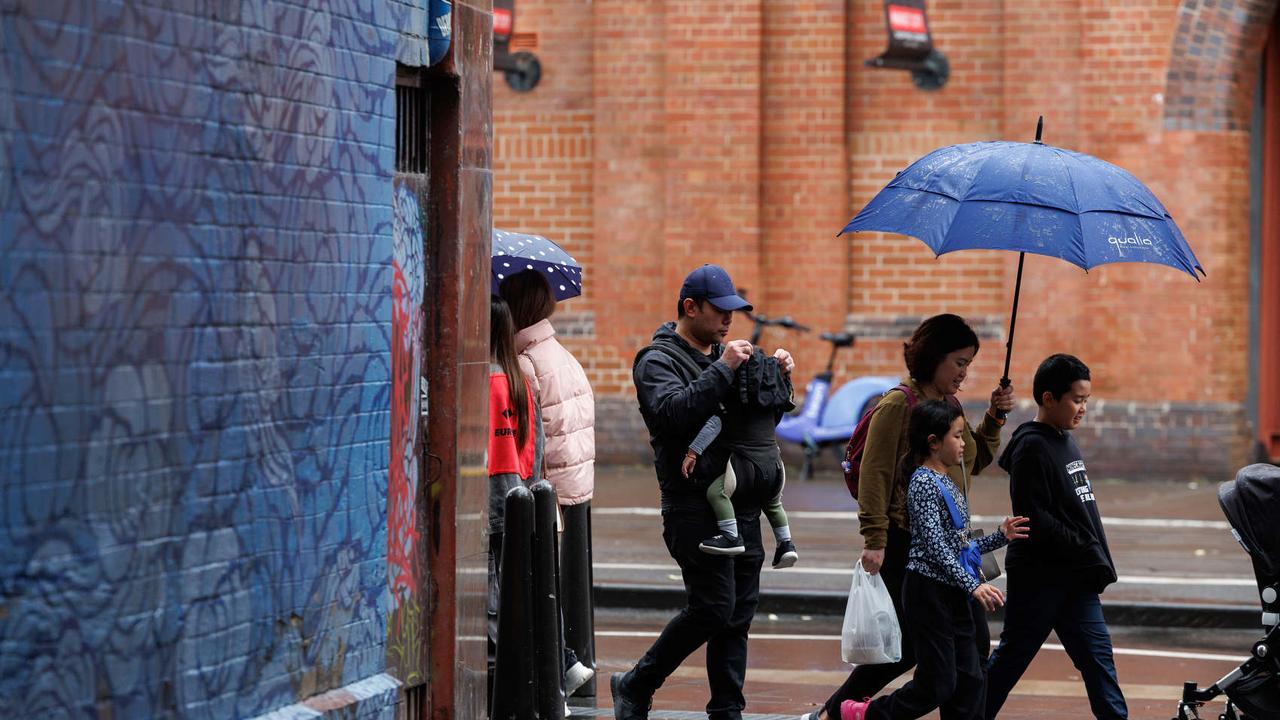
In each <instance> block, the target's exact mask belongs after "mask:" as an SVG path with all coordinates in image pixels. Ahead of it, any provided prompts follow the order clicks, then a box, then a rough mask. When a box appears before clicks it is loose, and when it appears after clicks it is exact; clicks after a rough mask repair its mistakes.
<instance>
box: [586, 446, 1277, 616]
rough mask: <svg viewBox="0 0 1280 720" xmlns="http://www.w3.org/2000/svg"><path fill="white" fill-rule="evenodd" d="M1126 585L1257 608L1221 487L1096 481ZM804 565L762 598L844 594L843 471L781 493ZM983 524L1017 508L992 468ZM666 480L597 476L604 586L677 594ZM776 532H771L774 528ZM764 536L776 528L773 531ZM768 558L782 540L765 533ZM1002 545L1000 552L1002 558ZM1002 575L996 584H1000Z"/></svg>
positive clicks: (1111, 592) (979, 522) (1115, 595)
mask: <svg viewBox="0 0 1280 720" xmlns="http://www.w3.org/2000/svg"><path fill="white" fill-rule="evenodd" d="M1094 489H1095V494H1096V496H1097V499H1098V504H1099V507H1100V509H1101V511H1102V514H1103V522H1104V525H1105V527H1106V531H1107V537H1108V540H1109V543H1110V546H1111V551H1112V554H1113V556H1114V558H1115V562H1116V569H1117V571H1118V573H1119V575H1120V581H1119V582H1117V583H1116V584H1115V585H1113V586H1111V587H1110V588H1108V589H1107V591H1106V593H1105V594H1104V596H1103V602H1104V606H1105V604H1106V603H1108V602H1109V603H1124V604H1143V603H1158V604H1174V605H1180V604H1192V605H1226V606H1234V607H1238V608H1241V609H1247V608H1250V607H1255V608H1256V607H1257V606H1258V591H1257V585H1256V584H1255V582H1254V578H1253V569H1252V565H1251V564H1250V562H1249V558H1248V556H1247V555H1246V554H1245V553H1244V551H1243V550H1242V549H1241V548H1240V546H1239V545H1238V544H1237V543H1236V541H1235V539H1234V538H1233V537H1232V535H1231V532H1230V529H1229V526H1228V525H1227V522H1226V519H1225V518H1224V516H1223V515H1222V512H1221V510H1220V508H1219V506H1218V501H1217V487H1216V485H1210V484H1204V483H1198V484H1197V483H1185V482H1178V481H1176V480H1170V481H1167V482H1123V481H1109V480H1105V479H1102V480H1095V481H1094ZM783 501H784V504H785V505H786V508H787V513H788V515H789V517H790V522H791V532H792V536H793V537H794V540H795V543H796V546H797V548H798V549H799V552H800V563H799V564H798V565H796V566H795V567H793V568H789V569H786V570H773V569H771V568H768V567H767V566H766V568H765V570H764V572H763V574H762V576H761V588H762V590H763V591H765V592H769V591H778V592H815V591H818V592H821V591H826V592H842V591H845V590H847V589H848V587H849V582H850V579H851V574H852V568H853V564H854V563H855V562H856V560H857V558H858V555H859V554H860V553H861V551H862V536H861V535H860V534H859V533H858V523H857V515H856V513H857V506H856V504H855V502H854V501H853V500H852V499H851V498H850V497H849V495H848V492H847V491H846V490H845V487H844V483H843V480H842V479H841V478H840V477H839V476H838V475H837V474H835V473H834V472H828V473H823V474H819V475H818V476H817V478H815V479H814V480H811V481H809V482H806V483H799V482H796V481H791V482H790V483H789V484H788V486H787V488H786V491H785V493H784V496H783ZM972 504H973V512H974V527H982V528H987V529H988V530H989V531H990V530H991V529H994V528H995V527H996V526H997V525H998V524H999V521H1000V519H1001V518H1003V517H1004V515H1006V514H1007V513H1008V509H1009V500H1008V478H1007V475H1005V474H1004V473H1003V472H999V471H996V472H992V469H988V470H987V471H986V472H984V473H983V474H982V475H979V476H977V477H975V481H974V491H973V498H972ZM657 508H658V492H657V481H656V480H655V479H654V476H653V471H652V469H651V468H648V467H643V466H634V467H604V468H599V469H597V476H596V493H595V499H594V500H593V501H592V515H593V522H592V534H593V543H592V547H593V553H594V570H595V583H596V586H597V587H601V586H605V587H607V586H610V585H633V586H634V585H640V586H654V587H671V588H679V587H680V584H681V583H680V576H679V570H678V568H677V567H676V565H675V562H674V561H673V560H672V559H671V557H670V556H669V555H668V554H667V552H666V548H665V547H664V546H663V544H662V537H661V532H662V525H661V518H660V517H659V515H658V510H657ZM766 527H767V526H766ZM766 532H767V530H766ZM764 542H765V549H766V552H767V553H769V555H770V556H771V554H772V550H773V541H772V538H771V537H767V536H766V538H765V541H764ZM1002 556H1003V550H1000V551H997V557H1000V558H1001V559H1003V558H1002ZM1002 582H1003V578H1001V579H1000V580H997V581H996V583H997V585H1000V584H1001V583H1002Z"/></svg>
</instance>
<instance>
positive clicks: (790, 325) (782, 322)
mask: <svg viewBox="0 0 1280 720" xmlns="http://www.w3.org/2000/svg"><path fill="white" fill-rule="evenodd" d="M774 324H775V325H777V326H778V327H784V328H786V329H788V330H798V331H800V332H809V331H810V330H812V329H813V328H810V327H809V326H808V325H801V324H800V323H798V322H796V321H795V320H794V319H793V318H792V317H791V316H790V315H783V316H782V317H780V318H778V319H777V320H775V321H774Z"/></svg>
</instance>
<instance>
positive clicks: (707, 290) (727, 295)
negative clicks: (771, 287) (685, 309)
mask: <svg viewBox="0 0 1280 720" xmlns="http://www.w3.org/2000/svg"><path fill="white" fill-rule="evenodd" d="M685 298H693V299H694V300H706V301H707V302H710V303H711V304H712V305H714V306H715V307H716V308H717V309H719V310H724V311H726V312H732V311H734V310H746V311H748V312H750V311H751V309H752V308H751V303H749V302H747V301H746V300H743V299H742V298H741V297H739V295H738V290H737V288H736V287H734V285H733V281H732V280H730V279H729V273H727V272H725V271H724V268H722V267H720V266H719V265H709V264H708V265H703V266H702V267H700V268H698V269H696V270H694V271H693V272H691V273H689V274H688V275H687V276H685V279H684V284H683V285H681V286H680V299H681V300H684V299H685Z"/></svg>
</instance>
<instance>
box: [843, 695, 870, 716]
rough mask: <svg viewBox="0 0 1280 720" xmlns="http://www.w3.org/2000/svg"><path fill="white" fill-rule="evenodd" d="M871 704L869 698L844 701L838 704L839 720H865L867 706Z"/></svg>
mask: <svg viewBox="0 0 1280 720" xmlns="http://www.w3.org/2000/svg"><path fill="white" fill-rule="evenodd" d="M870 704H871V698H863V699H862V700H861V701H858V700H845V701H844V702H842V703H840V720H865V718H866V717H867V706H868V705H870Z"/></svg>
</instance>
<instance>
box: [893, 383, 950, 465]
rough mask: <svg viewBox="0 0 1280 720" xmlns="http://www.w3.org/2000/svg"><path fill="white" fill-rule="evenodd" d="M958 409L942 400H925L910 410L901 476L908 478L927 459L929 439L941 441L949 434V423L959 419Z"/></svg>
mask: <svg viewBox="0 0 1280 720" xmlns="http://www.w3.org/2000/svg"><path fill="white" fill-rule="evenodd" d="M960 415H961V412H960V408H959V407H957V406H955V405H953V404H951V403H949V402H946V401H943V400H925V401H923V402H919V403H916V406H915V407H914V408H912V409H911V419H910V420H908V421H907V454H906V455H904V456H902V467H901V471H902V472H901V475H902V477H903V478H904V479H905V478H910V477H911V474H912V473H913V472H915V469H916V468H917V467H919V466H920V465H921V464H923V463H924V461H925V460H926V459H927V458H928V457H929V438H931V437H932V438H934V439H935V440H941V439H942V438H944V437H946V435H947V433H949V432H951V423H952V422H955V419H956V418H958V417H960Z"/></svg>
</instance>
